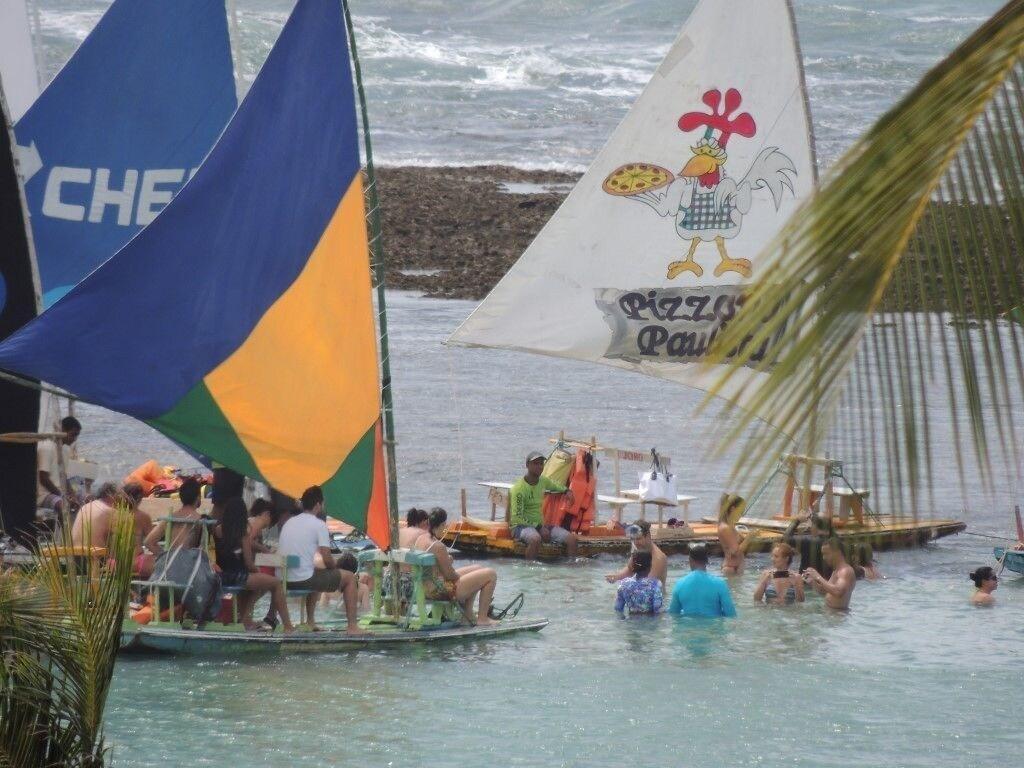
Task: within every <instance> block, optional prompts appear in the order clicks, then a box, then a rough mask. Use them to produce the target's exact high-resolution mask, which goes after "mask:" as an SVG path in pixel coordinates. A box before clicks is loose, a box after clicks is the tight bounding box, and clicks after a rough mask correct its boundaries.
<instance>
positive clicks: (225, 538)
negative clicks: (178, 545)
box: [213, 496, 295, 633]
mask: <svg viewBox="0 0 1024 768" xmlns="http://www.w3.org/2000/svg"><path fill="white" fill-rule="evenodd" d="M248 528H249V515H248V513H247V510H246V508H245V502H244V501H242V498H241V497H240V496H234V497H232V498H230V499H228V500H227V502H225V504H224V505H223V507H222V508H221V520H220V523H219V524H218V525H217V526H216V527H215V528H214V529H213V537H214V543H215V545H216V548H217V566H218V567H219V568H220V572H221V573H220V580H221V583H222V584H223V585H224V586H225V587H242V588H243V589H244V591H243V592H241V593H240V594H239V595H238V615H239V616H240V617H241V619H242V625H243V626H244V627H245V628H246V630H248V631H250V632H254V631H264V632H265V631H272V630H273V627H271V626H269V625H267V624H263V623H262V622H261V623H259V624H257V623H256V622H254V621H253V620H252V606H253V603H255V602H256V601H257V600H258V599H259V597H260V595H262V594H264V593H265V592H270V602H271V604H272V605H273V607H274V610H275V611H277V615H278V616H280V617H281V621H282V623H283V624H284V631H285V632H286V633H289V632H293V631H294V630H295V627H293V626H292V621H291V618H290V617H289V616H288V601H287V600H286V599H285V594H284V588H283V587H282V586H281V580H280V579H278V578H277V577H275V576H271V575H269V574H266V573H260V572H259V571H258V570H257V569H256V564H255V556H254V551H253V546H252V544H253V540H252V537H250V536H248V535H247V533H248Z"/></svg>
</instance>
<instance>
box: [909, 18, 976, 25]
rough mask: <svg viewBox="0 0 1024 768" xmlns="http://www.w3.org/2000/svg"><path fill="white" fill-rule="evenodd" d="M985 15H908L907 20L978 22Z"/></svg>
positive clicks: (938, 22)
mask: <svg viewBox="0 0 1024 768" xmlns="http://www.w3.org/2000/svg"><path fill="white" fill-rule="evenodd" d="M987 20H988V17H987V16H910V17H908V21H912V22H914V23H915V24H980V23H981V22H983V21H987Z"/></svg>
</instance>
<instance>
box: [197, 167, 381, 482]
mask: <svg viewBox="0 0 1024 768" xmlns="http://www.w3.org/2000/svg"><path fill="white" fill-rule="evenodd" d="M373 311H374V310H373V300H372V296H371V284H370V264H369V251H368V247H367V241H366V222H365V215H364V208H363V190H362V180H361V177H360V176H359V175H357V176H356V178H355V179H354V180H353V182H352V185H351V186H350V187H349V189H348V191H347V192H346V193H345V196H344V197H343V198H342V200H341V203H340V204H339V206H338V208H337V210H336V211H335V213H334V216H333V217H332V219H331V221H330V223H329V224H328V226H327V229H326V230H325V231H324V234H323V236H322V237H321V239H320V242H319V243H318V244H317V246H316V248H315V249H314V250H313V252H312V253H311V254H310V256H309V260H308V262H307V263H306V266H305V267H304V268H303V270H302V272H301V274H300V275H299V276H298V278H296V280H295V282H294V283H292V285H291V286H289V288H288V289H287V290H286V291H285V292H284V293H283V294H282V295H281V297H280V298H279V299H278V300H277V301H276V302H275V303H274V304H273V305H272V306H271V307H270V309H268V310H267V312H266V314H264V316H263V317H262V318H261V319H260V321H259V322H258V323H257V324H256V327H255V328H254V329H253V331H252V333H251V334H250V335H249V337H248V338H247V339H246V340H245V342H244V343H243V344H242V345H241V346H240V347H239V348H238V349H237V350H236V351H235V352H234V354H232V355H231V357H229V358H228V359H227V360H225V361H224V362H223V363H222V364H221V365H219V366H218V367H217V368H216V369H215V370H213V371H211V372H210V373H209V374H207V376H206V377H205V382H206V386H207V387H208V388H209V390H210V393H211V394H212V395H213V397H214V399H215V400H216V401H217V405H218V406H219V407H220V408H221V410H222V411H223V412H224V415H225V416H226V417H227V419H228V421H229V422H230V423H231V425H232V427H234V429H235V431H236V433H237V434H238V437H239V439H240V440H241V442H242V444H243V445H244V446H245V448H246V450H248V451H249V453H250V455H251V456H252V458H253V460H254V461H255V463H256V466H257V467H258V468H259V470H260V472H261V473H262V475H263V477H264V478H265V479H266V480H267V482H268V483H269V484H270V485H271V486H273V487H275V488H278V489H280V490H282V491H284V492H285V493H288V494H290V495H293V496H297V495H299V494H301V493H302V491H303V490H304V489H306V488H308V487H309V486H311V485H315V484H319V483H322V482H324V481H326V480H327V479H329V478H330V477H331V476H333V475H334V473H335V472H336V471H337V469H338V467H339V466H340V465H341V464H342V463H343V462H344V461H345V458H346V457H347V456H348V454H349V453H350V452H351V450H352V448H353V447H354V446H355V445H356V443H357V442H358V441H359V439H360V438H361V437H363V436H364V435H365V434H366V432H367V431H368V430H369V429H370V428H371V426H372V425H373V423H374V422H375V421H376V420H377V419H378V417H379V415H380V384H379V379H378V373H377V335H376V327H375V324H374V320H373Z"/></svg>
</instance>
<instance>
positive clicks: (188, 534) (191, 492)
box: [145, 477, 202, 557]
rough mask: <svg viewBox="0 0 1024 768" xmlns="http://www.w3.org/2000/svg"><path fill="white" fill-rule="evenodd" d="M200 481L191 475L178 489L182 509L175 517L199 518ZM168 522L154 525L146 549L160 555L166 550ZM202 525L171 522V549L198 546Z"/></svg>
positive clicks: (146, 541)
mask: <svg viewBox="0 0 1024 768" xmlns="http://www.w3.org/2000/svg"><path fill="white" fill-rule="evenodd" d="M199 493H200V488H199V483H198V482H196V481H195V480H194V479H192V478H191V477H190V478H188V479H186V480H185V481H184V482H183V483H182V484H181V488H179V489H178V498H179V499H180V500H181V509H179V510H178V511H177V512H175V513H174V515H173V517H185V518H189V519H191V520H198V519H199V518H200V517H202V515H200V514H199V505H200V504H201V503H202V502H201V500H200V498H199ZM166 528H167V523H166V522H164V521H163V520H161V521H160V522H159V523H157V524H156V525H154V526H153V530H151V531H150V532H149V535H148V536H146V539H145V544H146V549H148V550H149V551H150V552H152V553H153V555H154V556H155V557H159V556H160V555H161V554H162V553H163V551H164V546H163V545H164V538H165V537H164V531H165V530H166ZM199 532H200V526H198V525H189V524H188V523H172V524H171V549H174V548H175V547H186V548H190V547H198V546H199Z"/></svg>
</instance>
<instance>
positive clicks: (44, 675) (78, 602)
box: [0, 507, 134, 768]
mask: <svg viewBox="0 0 1024 768" xmlns="http://www.w3.org/2000/svg"><path fill="white" fill-rule="evenodd" d="M116 517H117V520H116V521H115V523H114V526H113V530H112V534H111V540H110V542H109V546H108V550H107V554H108V557H109V558H111V559H112V560H113V565H111V564H109V563H108V562H107V561H106V558H68V557H66V556H63V555H62V554H61V550H62V549H68V548H70V547H71V540H70V539H71V537H70V533H69V532H70V530H71V525H70V521H65V525H64V527H63V530H64V531H65V532H66V533H65V534H63V536H62V537H61V538H60V539H59V540H58V541H57V542H55V543H53V544H44V545H42V546H41V548H40V550H39V551H38V552H37V553H36V555H35V558H34V560H35V566H34V567H33V568H31V569H29V570H26V571H18V570H15V571H10V572H7V573H4V574H2V575H0V766H12V767H13V766H16V767H17V768H34V767H36V766H81V767H83V768H86V767H88V768H95V767H97V766H102V765H103V764H104V760H105V758H106V754H107V751H106V748H105V746H104V742H103V728H102V723H103V708H104V705H105V704H106V699H107V693H108V691H109V688H110V680H111V677H112V676H113V671H114V659H115V656H116V654H117V650H118V644H119V642H120V633H121V620H122V617H123V612H124V607H125V603H126V602H127V598H128V590H129V586H130V580H131V567H132V556H133V551H134V537H133V531H132V528H133V523H134V520H133V516H132V515H131V513H130V512H129V511H128V510H127V508H124V507H119V509H118V514H117V515H116Z"/></svg>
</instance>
